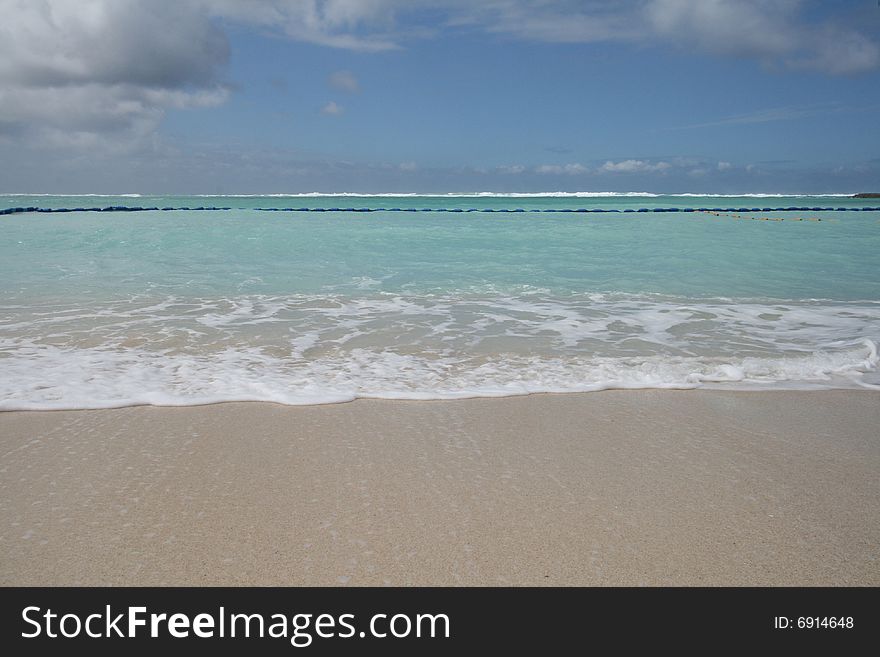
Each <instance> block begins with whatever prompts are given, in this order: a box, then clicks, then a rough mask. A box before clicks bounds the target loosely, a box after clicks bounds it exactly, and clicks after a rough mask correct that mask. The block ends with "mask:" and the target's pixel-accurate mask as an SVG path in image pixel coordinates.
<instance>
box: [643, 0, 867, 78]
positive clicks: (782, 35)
mask: <svg viewBox="0 0 880 657" xmlns="http://www.w3.org/2000/svg"><path fill="white" fill-rule="evenodd" d="M803 4H804V3H803V2H801V0H775V1H773V2H768V1H767V0H651V1H650V2H648V3H647V4H646V5H645V16H646V17H647V19H648V25H649V28H650V30H651V31H652V32H653V35H654V36H656V37H659V38H661V39H665V40H668V41H670V42H672V43H674V44H677V45H678V46H680V47H682V48H688V49H693V48H696V49H698V50H701V51H704V52H710V53H714V54H718V55H733V56H737V57H745V58H753V59H758V60H761V61H764V62H766V63H773V64H777V65H779V64H782V65H786V66H790V67H794V68H809V69H814V70H819V71H822V72H824V73H829V74H832V75H837V74H849V73H859V72H863V71H867V70H870V69H872V68H876V67H877V66H878V65H880V49H878V46H877V44H876V43H874V42H873V41H871V40H870V39H868V38H867V37H865V36H864V35H862V34H860V33H859V32H857V31H855V30H853V29H849V28H843V27H839V26H837V25H834V24H832V23H830V22H829V21H828V20H826V21H825V22H823V23H817V24H810V23H808V22H806V21H805V20H804V19H803V18H802V16H801V13H802V12H801V10H802V7H803Z"/></svg>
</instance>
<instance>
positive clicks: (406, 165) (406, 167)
mask: <svg viewBox="0 0 880 657" xmlns="http://www.w3.org/2000/svg"><path fill="white" fill-rule="evenodd" d="M397 168H398V169H400V170H401V171H418V169H419V165H417V164H416V163H415V162H401V163H400V164H399V165H398V166H397Z"/></svg>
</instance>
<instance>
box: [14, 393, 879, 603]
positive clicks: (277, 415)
mask: <svg viewBox="0 0 880 657" xmlns="http://www.w3.org/2000/svg"><path fill="white" fill-rule="evenodd" d="M0 453H2V455H3V456H2V463H0V583H2V584H4V585H11V584H16V585H74V584H85V585H97V584H109V585H154V584H168V585H239V584H241V585H340V584H346V585H367V584H377V585H383V584H387V585H872V586H877V585H880V392H872V391H865V392H860V391H822V392H719V391H660V390H649V391H609V392H602V393H588V394H574V395H533V396H529V397H517V398H506V399H474V400H463V401H436V402H397V401H380V400H360V401H356V402H352V403H349V404H338V405H330V406H303V407H287V406H279V405H273V404H263V403H241V404H218V405H214V406H200V407H190V408H155V407H138V408H124V409H113V410H99V411H56V412H7V413H0Z"/></svg>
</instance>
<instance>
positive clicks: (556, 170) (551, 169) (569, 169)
mask: <svg viewBox="0 0 880 657" xmlns="http://www.w3.org/2000/svg"><path fill="white" fill-rule="evenodd" d="M588 171H589V169H588V168H587V167H585V166H584V165H583V164H579V163H577V162H575V163H574V164H542V165H541V166H539V167H536V168H535V173H543V174H555V175H559V174H565V175H569V176H577V175H580V174H584V173H587V172H588Z"/></svg>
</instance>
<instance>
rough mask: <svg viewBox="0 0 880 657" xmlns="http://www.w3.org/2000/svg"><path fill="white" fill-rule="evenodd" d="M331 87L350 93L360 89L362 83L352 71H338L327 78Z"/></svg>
mask: <svg viewBox="0 0 880 657" xmlns="http://www.w3.org/2000/svg"><path fill="white" fill-rule="evenodd" d="M327 81H328V82H329V84H330V86H331V87H333V88H334V89H340V90H342V91H348V92H349V93H357V92H358V91H360V84H358V80H357V78H356V77H355V76H354V73H352V72H351V71H336V72H335V73H331V74H330V77H329V78H328V80H327Z"/></svg>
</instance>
